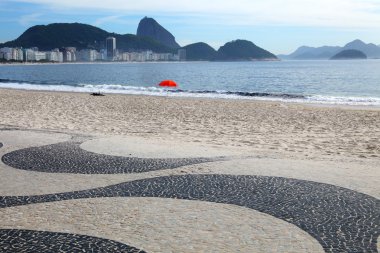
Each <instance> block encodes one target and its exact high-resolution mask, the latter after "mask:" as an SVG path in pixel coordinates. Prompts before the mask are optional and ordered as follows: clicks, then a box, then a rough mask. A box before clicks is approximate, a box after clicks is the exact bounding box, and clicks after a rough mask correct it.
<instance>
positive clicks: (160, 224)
mask: <svg viewBox="0 0 380 253" xmlns="http://www.w3.org/2000/svg"><path fill="white" fill-rule="evenodd" d="M0 115H1V116H0V118H1V121H0V128H1V129H0V143H2V145H3V146H2V147H0V155H1V156H2V157H3V158H2V162H1V163H0V185H1V186H0V199H1V201H2V202H0V207H1V208H0V236H2V234H1V233H3V234H5V235H7V233H8V232H7V231H8V230H9V229H19V230H23V231H24V230H25V231H28V230H33V231H34V230H35V231H47V232H49V231H50V232H55V233H69V234H82V235H86V236H91V237H96V238H105V239H107V240H112V241H117V242H121V243H123V244H125V245H130V246H133V247H136V248H138V249H142V250H145V251H146V252H238V251H240V252H323V251H325V252H330V251H329V250H328V249H329V248H334V247H335V248H334V249H338V250H339V249H343V248H340V247H343V246H342V245H345V246H344V247H347V248H345V250H348V249H351V250H352V249H355V250H359V251H358V252H360V249H362V250H368V251H370V250H372V251H375V250H376V249H377V248H378V247H379V242H378V241H379V240H378V236H379V229H378V226H377V225H376V224H377V223H378V222H379V221H378V219H377V218H376V217H378V214H379V198H380V194H379V193H380V109H379V108H374V107H360V108H359V107H353V106H350V107H345V106H320V105H305V104H294V103H281V102H266V101H252V100H223V99H198V98H168V97H153V96H132V95H115V94H114V95H111V94H106V95H105V96H99V97H94V96H90V95H89V94H86V93H64V92H41V91H23V90H8V89H0ZM57 154H58V155H57ZM198 158H202V159H204V160H199V159H198ZM44 159H45V160H44ZM136 159H137V160H136ZM139 159H141V160H139ZM186 159H187V160H186ZM197 159H198V160H197ZM44 161H45V162H46V163H45V164H44ZM47 161H53V162H55V161H56V163H55V164H53V166H50V167H49V166H45V165H46V164H47ZM107 161H109V164H111V165H112V166H110V167H109V168H106V167H107V164H108V162H107ZM150 163H151V164H152V165H149V164H150ZM99 164H104V165H102V166H103V167H102V166H99ZM146 164H148V165H147V166H145V165H146ZM124 165H126V166H124ZM139 166H140V167H139ZM132 167H133V170H130V169H129V168H132ZM89 168H91V170H90V169H89ZM115 168H118V172H112V169H115ZM76 169H77V170H76ZM82 169H83V171H82ZM87 169H88V170H87ZM120 187H121V188H120ZM160 187H164V188H160ZM171 187H173V190H172V192H171V190H168V189H172V188H171ZM192 187H193V188H192ZM210 187H211V188H210ZM213 187H214V188H213ZM219 187H221V188H219ZM252 187H253V188H252ZM90 189H91V190H90ZM136 189H142V192H138V190H136ZM219 189H222V190H221V191H219ZM248 189H249V190H248ZM177 191H178V192H177ZM229 191H231V193H229ZM253 193H254V197H251V195H250V194H253ZM123 194H124V195H123ZM187 194H190V195H187ZM218 194H219V195H218ZM223 194H226V195H223ZM31 195H35V196H37V197H33V198H27V199H25V198H23V197H22V196H31ZM38 196H41V198H39V197H38ZM52 196H53V197H52ZM94 196H95V197H94ZM239 197H241V199H239ZM50 198H54V200H50ZM261 200H263V202H262V203H261V202H260V201H261ZM265 200H268V201H269V202H268V203H270V204H268V205H266V204H265V203H267V202H266V201H265ZM28 201H29V202H28ZM368 203H369V204H368ZM367 204H368V205H367ZM286 208H289V209H286ZM356 208H357V209H356ZM284 210H285V211H284ZM286 210H288V211H286ZM361 212H362V215H361V216H363V217H365V218H363V219H362V218H358V219H359V220H360V221H361V222H363V226H361V225H360V226H361V227H360V229H356V228H355V227H352V226H354V225H353V224H354V223H355V224H356V222H357V221H356V220H354V221H351V219H352V217H353V216H355V215H354V214H355V213H361ZM317 214H318V215H317ZM346 216H347V217H346ZM359 216H360V215H359ZM341 222H342V223H341ZM373 224H375V225H373ZM319 226H322V227H323V228H322V229H319ZM358 226H359V225H358ZM371 226H374V227H371ZM362 227H364V228H365V229H364V232H363V229H361V228H362ZM341 228H342V229H341ZM334 229H336V232H331V231H335V230H334ZM345 229H346V230H345ZM366 229H367V230H366ZM326 231H328V232H326ZM339 231H340V232H339ZM355 231H357V232H355ZM329 232H331V233H332V234H326V233H329ZM339 233H341V234H339ZM345 233H353V234H350V236H349V235H348V234H345ZM355 233H357V234H355ZM360 233H364V234H360ZM349 237H350V238H351V239H350V240H348V239H347V238H349ZM363 237H365V238H367V237H368V238H371V239H368V241H366V244H361V243H362V242H360V238H363ZM352 238H359V239H357V242H356V241H355V240H356V239H352ZM237 249H239V250H237ZM130 252H134V251H130ZM136 252H137V251H136ZM331 252H333V251H331Z"/></svg>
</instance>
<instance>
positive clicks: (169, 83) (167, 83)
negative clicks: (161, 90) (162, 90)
mask: <svg viewBox="0 0 380 253" xmlns="http://www.w3.org/2000/svg"><path fill="white" fill-rule="evenodd" d="M159 86H162V87H178V85H177V84H176V82H174V81H173V80H164V81H162V82H161V83H160V84H159Z"/></svg>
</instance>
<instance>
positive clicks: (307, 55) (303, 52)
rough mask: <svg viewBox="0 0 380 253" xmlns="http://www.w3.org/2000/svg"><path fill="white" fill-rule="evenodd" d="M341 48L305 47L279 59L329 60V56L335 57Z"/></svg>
mask: <svg viewBox="0 0 380 253" xmlns="http://www.w3.org/2000/svg"><path fill="white" fill-rule="evenodd" d="M340 50H341V47H331V46H323V47H317V48H316V47H307V46H302V47H300V48H298V49H297V50H296V51H294V52H293V53H292V54H290V55H287V56H286V57H284V56H282V57H280V58H284V59H294V60H309V59H329V58H330V57H331V56H333V55H335V54H336V53H337V52H338V51H340Z"/></svg>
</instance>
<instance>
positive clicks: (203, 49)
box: [183, 42, 217, 61]
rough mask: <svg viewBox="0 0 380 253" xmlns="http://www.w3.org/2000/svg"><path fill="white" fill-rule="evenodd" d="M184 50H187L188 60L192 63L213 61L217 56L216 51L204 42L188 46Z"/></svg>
mask: <svg viewBox="0 0 380 253" xmlns="http://www.w3.org/2000/svg"><path fill="white" fill-rule="evenodd" d="M183 49H186V59H187V60H190V61H211V60H214V59H215V58H216V56H217V52H216V50H215V49H214V48H212V47H211V46H209V45H208V44H206V43H203V42H198V43H194V44H190V45H187V46H185V47H183Z"/></svg>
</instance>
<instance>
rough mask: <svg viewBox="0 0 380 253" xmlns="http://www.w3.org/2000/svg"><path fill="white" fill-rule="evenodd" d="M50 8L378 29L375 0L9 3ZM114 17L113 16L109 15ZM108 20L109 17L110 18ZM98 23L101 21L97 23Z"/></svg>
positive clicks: (379, 12) (226, 21)
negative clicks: (41, 5)
mask: <svg viewBox="0 0 380 253" xmlns="http://www.w3.org/2000/svg"><path fill="white" fill-rule="evenodd" d="M12 1H18V2H29V3H37V4H43V5H44V6H48V7H50V8H54V9H72V10H73V9H81V10H83V11H86V10H88V11H90V10H101V11H112V12H114V13H115V14H120V15H126V14H141V15H144V14H145V13H147V14H149V13H156V14H155V15H165V16H172V15H175V16H182V17H189V16H192V17H193V16H197V15H199V18H200V20H199V22H202V21H203V22H207V23H210V19H211V20H212V21H213V22H215V23H216V24H231V25H264V24H265V25H288V26H320V27H342V28H344V27H346V28H371V27H372V28H373V27H376V28H379V27H380V1H379V0H318V1H315V0H234V1H230V0H229V1H227V0H208V1H204V0H181V1H178V0H160V1H157V0H154V1H153V0H139V1H131V0H107V1H103V0H81V1H78V0H65V1H52V0H12ZM112 17H114V16H112ZM112 17H110V18H111V19H112ZM100 22H101V20H100Z"/></svg>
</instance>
